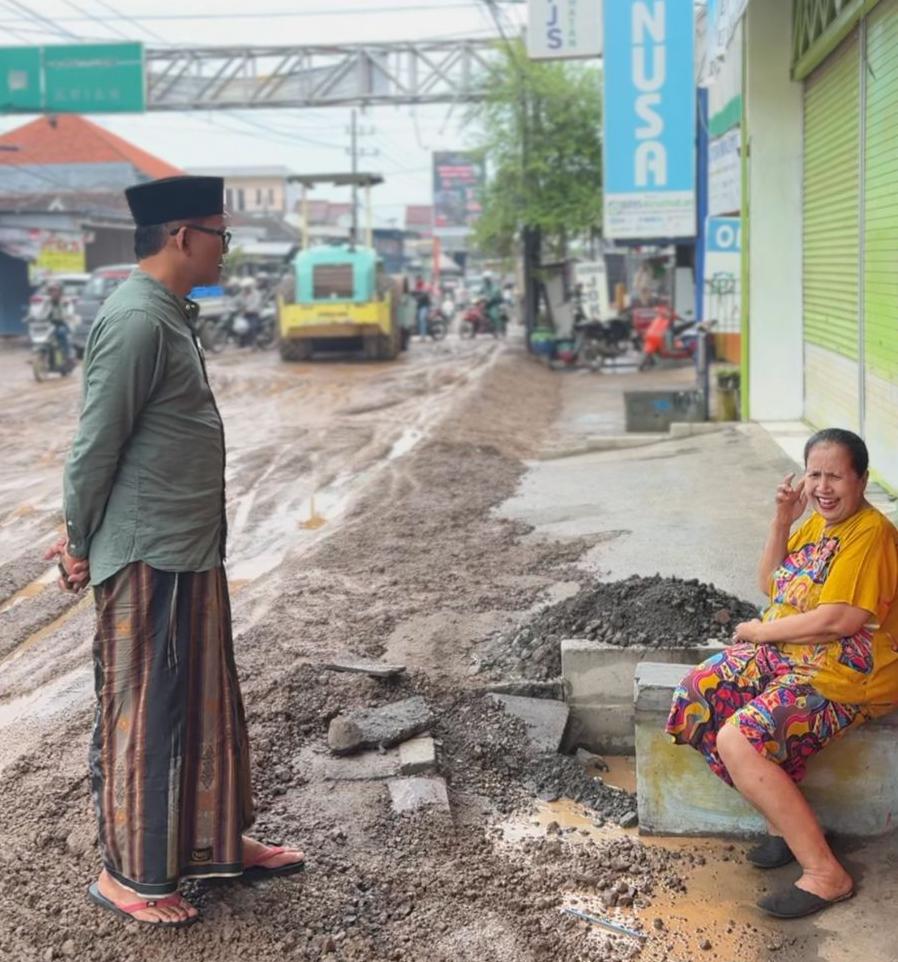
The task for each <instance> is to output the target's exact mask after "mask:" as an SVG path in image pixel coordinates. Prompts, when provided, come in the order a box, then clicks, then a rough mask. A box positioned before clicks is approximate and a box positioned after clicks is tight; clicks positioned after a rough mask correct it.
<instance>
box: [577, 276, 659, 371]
mask: <svg viewBox="0 0 898 962" xmlns="http://www.w3.org/2000/svg"><path fill="white" fill-rule="evenodd" d="M640 346H641V341H640V339H639V338H638V336H637V335H636V334H635V333H634V331H633V324H632V321H631V320H630V319H629V318H627V317H615V318H612V319H611V320H608V321H602V320H598V319H596V318H591V317H589V316H588V315H587V313H586V311H585V309H584V307H583V301H582V298H581V296H580V292H579V290H578V292H577V294H576V300H575V303H574V343H573V346H572V347H571V348H570V349H569V350H568V351H566V352H565V353H564V355H563V356H562V358H561V359H562V360H563V361H564V362H565V363H566V364H577V363H578V362H581V361H582V362H585V363H586V364H588V365H589V366H590V367H591V368H592V369H593V370H595V371H598V370H600V369H601V368H602V365H603V364H604V363H605V362H606V361H613V360H616V359H617V358H619V357H623V356H624V355H625V354H627V352H628V351H629V350H630V349H631V348H633V347H636V348H637V350H638V349H639V347H640Z"/></svg>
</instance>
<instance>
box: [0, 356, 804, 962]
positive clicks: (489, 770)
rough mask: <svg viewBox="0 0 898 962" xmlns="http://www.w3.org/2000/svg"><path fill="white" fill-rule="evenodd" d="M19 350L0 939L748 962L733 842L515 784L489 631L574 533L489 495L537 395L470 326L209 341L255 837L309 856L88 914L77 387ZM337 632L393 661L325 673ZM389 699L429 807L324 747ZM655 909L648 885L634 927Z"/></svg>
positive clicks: (166, 953) (110, 961) (115, 961)
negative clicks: (382, 338) (63, 540)
mask: <svg viewBox="0 0 898 962" xmlns="http://www.w3.org/2000/svg"><path fill="white" fill-rule="evenodd" d="M25 361H26V354H25V353H24V352H22V351H16V350H7V351H3V352H0V412H2V414H0V812H2V817H0V960H7V959H8V960H15V962H19V960H23V962H31V960H52V959H65V958H74V959H79V960H84V962H162V960H169V959H183V960H187V962H199V960H203V962H236V960H238V959H253V960H258V962H269V960H278V962H281V960H284V959H294V958H295V959H334V960H358V962H362V960H364V962H380V960H398V959H402V960H412V962H418V960H422V962H423V960H427V962H442V960H446V962H449V960H452V962H460V960H461V962H465V960H470V962H540V960H549V959H553V960H556V959H557V960H564V962H568V960H570V962H576V960H583V962H599V960H616V959H627V958H635V957H636V956H637V955H638V956H639V958H641V959H643V960H648V962H652V960H656V962H661V960H669V962H675V960H682V962H686V960H691V959H694V958H699V957H700V958H702V959H722V960H727V962H736V960H737V959H738V960H739V962H745V960H750V959H756V958H757V959H760V958H766V957H767V949H768V947H769V944H772V943H773V942H774V941H775V940H776V939H778V936H777V935H776V932H775V930H773V929H772V928H769V927H767V928H765V927H764V926H763V925H758V924H757V921H758V920H757V919H756V918H755V917H753V916H748V915H745V916H744V917H743V916H741V915H740V914H739V912H740V911H742V910H740V909H738V908H736V907H734V905H735V902H733V903H729V902H728V903H726V904H725V907H724V909H723V910H718V911H714V910H713V907H714V906H716V907H717V908H718V909H719V904H718V903H719V899H718V898H717V896H718V894H719V882H718V878H727V877H728V872H727V869H728V866H726V865H722V864H721V860H722V861H730V860H733V861H735V860H737V859H738V858H740V855H739V853H738V852H735V853H733V852H730V853H729V854H724V855H722V856H721V855H720V852H717V850H713V851H712V850H711V849H710V848H709V847H708V846H707V845H705V844H704V843H702V844H701V845H679V846H672V847H665V846H661V845H646V844H643V843H642V842H640V841H639V840H638V838H637V837H636V836H635V835H634V832H633V830H629V831H625V830H622V829H621V828H619V827H618V825H617V821H616V819H617V815H616V814H613V813H619V812H620V811H622V810H623V809H625V808H627V807H628V806H629V805H630V804H632V797H631V796H629V795H626V794H625V793H623V790H624V789H625V788H627V787H628V786H626V785H624V784H623V783H621V786H620V788H621V792H622V793H623V794H621V795H620V796H619V797H618V796H615V797H614V804H613V805H610V803H609V807H608V810H607V811H604V812H603V810H602V804H603V802H602V801H601V798H610V797H611V795H613V794H614V793H611V795H609V794H608V793H605V794H604V795H600V796H597V797H599V801H597V802H596V803H595V807H593V808H587V807H584V806H583V805H577V804H575V803H573V802H567V801H565V800H564V799H559V800H558V801H550V800H547V799H546V798H544V799H543V800H542V801H540V800H538V798H537V793H536V792H535V791H534V790H533V783H532V780H531V779H530V778H529V776H530V775H531V771H530V769H531V767H534V768H536V767H538V768H539V770H540V771H542V770H543V769H545V766H546V765H547V764H551V762H547V761H546V760H545V759H541V760H538V761H537V760H536V759H534V758H533V757H531V756H530V755H529V754H528V752H527V751H526V750H525V748H524V747H523V746H524V745H525V743H526V737H525V732H524V729H523V726H522V724H521V723H520V722H518V721H517V720H515V719H513V718H511V717H510V716H508V715H507V714H506V713H504V712H503V711H502V710H501V709H500V708H499V707H498V706H497V705H496V704H495V703H494V702H492V701H490V700H488V699H487V698H486V697H485V695H484V693H483V691H484V688H485V687H486V680H485V678H484V674H483V672H482V670H481V657H482V655H483V653H484V651H485V650H486V646H487V644H488V642H489V641H490V640H494V639H495V638H497V637H501V636H502V635H503V633H504V632H506V631H507V630H508V629H509V626H511V625H513V624H514V623H515V622H516V621H518V620H520V619H522V618H525V617H528V616H530V615H532V613H533V612H534V611H536V610H537V608H538V606H539V605H540V604H545V603H548V602H553V601H558V600H560V599H561V598H563V597H567V596H569V595H571V594H572V593H574V592H575V591H576V590H577V587H578V582H579V581H581V580H582V576H583V575H584V571H583V569H582V568H580V567H578V564H577V563H578V560H579V559H580V558H581V556H582V555H583V554H584V552H585V551H586V550H587V549H588V548H589V547H591V545H592V542H590V541H586V540H583V539H566V540H555V541H545V540H541V539H538V538H535V537H534V536H533V535H532V533H531V532H530V531H529V530H528V529H527V528H526V526H524V525H522V524H520V523H519V522H513V521H508V520H505V519H502V518H500V517H499V516H498V514H497V513H496V512H495V511H494V508H496V507H497V506H498V505H499V504H501V503H502V502H503V501H504V500H505V499H507V498H508V497H509V496H510V495H511V494H512V493H513V492H514V490H515V487H516V485H517V483H518V481H519V479H520V477H521V476H522V474H523V472H524V471H525V469H526V468H525V462H526V461H527V459H529V458H532V457H535V456H537V455H538V452H539V451H540V448H541V446H542V445H543V444H544V443H545V442H546V441H547V439H548V438H549V437H550V435H551V433H552V431H553V422H554V419H555V417H556V414H557V410H558V404H559V387H558V381H557V379H556V377H555V375H553V374H551V373H550V372H548V371H546V370H545V369H544V368H542V367H540V366H539V365H536V364H534V363H533V362H532V361H531V360H530V359H528V358H527V356H526V354H525V353H524V352H523V350H522V348H521V347H520V346H519V345H516V344H515V343H514V342H511V343H507V344H501V345H500V344H497V343H495V342H493V341H491V340H490V341H487V340H485V339H484V340H479V341H475V342H473V343H472V342H462V341H459V340H456V339H451V338H450V339H449V340H447V341H444V342H442V343H440V344H436V345H434V344H414V345H413V346H412V350H411V351H410V352H409V354H408V355H406V356H404V357H403V358H402V359H401V360H400V361H398V362H396V363H394V364H370V363H367V364H366V363H361V362H355V361H348V360H342V361H340V360H336V361H330V362H324V363H316V364H297V365H286V364H282V363H281V362H280V361H279V360H278V358H277V356H276V355H275V354H273V353H255V354H253V353H247V352H236V351H235V352H232V353H228V354H225V355H222V356H220V357H216V358H213V359H212V360H211V362H210V377H211V380H212V382H213V387H214V388H215V391H216V395H217V397H218V400H219V405H220V408H221V411H222V415H223V418H224V421H225V429H226V435H227V440H228V473H227V484H228V498H229V517H230V523H231V538H230V551H229V554H230V558H229V563H228V570H229V576H230V581H231V587H232V594H233V602H234V604H233V607H234V629H235V636H236V653H237V661H238V667H239V669H240V673H241V679H242V684H243V690H244V699H245V702H246V706H247V713H248V721H249V726H250V736H251V739H252V748H253V776H254V791H255V796H256V801H257V812H258V820H257V824H256V826H255V829H254V833H255V834H256V835H257V836H258V837H260V838H262V839H263V840H265V841H268V842H272V843H290V844H292V845H296V846H301V847H302V848H304V849H305V851H306V852H307V855H308V868H307V871H306V872H305V873H304V875H302V876H300V877H297V878H295V879H292V880H272V881H269V882H266V883H257V884H254V885H249V884H244V883H240V882H233V881H230V882H227V883H225V882H221V883H204V884H202V885H200V884H190V885H188V887H187V894H188V895H189V896H190V897H191V898H192V899H193V900H194V901H195V902H196V903H197V904H198V905H199V906H200V908H201V909H202V911H203V915H204V921H203V922H202V924H200V925H197V926H194V927H192V928H190V929H186V930H183V931H167V932H163V931H158V930H155V929H151V928H149V927H147V926H138V925H137V924H135V923H126V924H123V923H122V922H121V921H119V920H117V919H115V918H113V917H112V916H109V915H105V914H103V913H102V912H100V910H98V909H97V908H95V907H93V906H91V905H89V904H88V903H87V901H86V899H85V889H86V886H87V884H88V883H89V882H90V881H91V880H92V879H93V878H94V877H95V875H96V873H97V871H98V869H99V862H98V854H97V850H96V844H95V843H96V833H95V827H94V821H93V815H92V806H91V800H90V795H89V786H88V780H87V767H86V756H87V745H88V739H89V733H90V725H91V719H92V699H93V694H92V675H91V666H90V645H91V638H92V629H93V625H92V610H91V602H90V599H89V598H81V599H72V598H70V597H68V596H65V595H62V594H60V593H59V592H58V591H57V589H56V587H55V584H54V579H53V573H52V570H50V569H49V567H48V565H47V563H46V562H43V561H42V560H41V554H42V552H43V551H44V550H45V549H46V547H47V546H48V545H49V544H50V543H51V542H52V541H53V540H54V538H55V537H56V536H57V534H58V532H59V531H60V529H61V522H62V518H61V513H60V510H61V509H60V504H61V478H62V468H63V462H64V459H65V455H66V452H67V448H68V445H69V443H70V440H71V437H72V434H73V431H74V427H75V424H76V420H77V413H78V407H79V393H80V383H79V380H80V379H79V377H78V376H77V375H76V376H75V377H74V378H72V379H70V380H68V381H52V382H48V383H44V384H35V383H34V382H33V380H32V379H31V375H30V372H29V370H28V368H27V367H26V364H25ZM553 440H555V441H557V438H553ZM345 651H350V652H353V653H355V654H356V655H362V656H367V657H369V658H383V659H384V660H387V661H391V662H397V661H398V662H401V663H403V664H404V665H406V666H407V671H406V672H405V674H403V675H402V676H400V678H399V679H398V680H394V681H386V682H385V681H381V680H375V679H371V678H368V677H366V676H359V675H347V674H337V673H333V672H330V671H327V670H325V669H324V668H323V664H324V662H326V661H327V660H329V659H330V658H331V657H332V656H333V655H334V653H335V652H345ZM412 694H418V695H423V696H424V697H425V698H426V699H427V701H428V703H429V705H430V707H431V709H432V711H433V713H434V718H435V720H434V725H433V735H434V736H435V737H436V739H437V743H438V747H439V760H440V771H441V774H442V775H443V776H444V777H445V778H446V781H447V784H448V790H449V801H450V805H451V813H444V812H440V811H437V810H436V809H424V810H422V811H419V812H417V813H414V814H404V815H399V814H397V813H396V812H394V811H393V810H392V808H391V804H390V796H389V793H388V790H387V787H386V784H385V781H384V779H383V775H382V769H383V765H384V759H383V757H382V756H379V755H378V753H373V757H369V758H366V759H365V760H364V762H363V761H358V762H357V763H356V762H353V761H351V760H350V761H346V760H335V759H333V758H332V757H331V756H330V754H329V752H328V749H327V730H328V725H329V722H330V720H331V719H332V718H333V717H334V716H335V715H336V714H338V713H340V712H343V711H347V710H351V709H353V708H359V707H374V706H378V705H382V704H386V703H388V702H391V701H395V700H398V699H399V698H402V697H406V696H409V695H412ZM337 761H339V764H337ZM565 762H566V764H569V763H570V759H566V760H565ZM354 765H358V766H360V767H357V768H354V767H353V766H354ZM366 766H368V767H367V768H366ZM565 772H567V769H565ZM562 774H564V773H562ZM569 776H570V773H569V772H567V774H564V777H565V778H568V779H569ZM559 777H561V776H560V775H559ZM568 783H570V782H568ZM630 787H632V786H630ZM721 851H722V849H721ZM701 852H704V854H698V855H697V854H696V853H701ZM687 884H688V885H689V886H692V891H693V892H694V893H696V894H695V895H694V896H693V898H692V899H691V908H686V907H685V906H684V905H683V901H682V898H683V892H684V890H685V888H686V886H687ZM701 893H705V894H704V895H703V894H701ZM654 903H657V904H658V905H667V906H668V909H667V910H666V911H665V914H664V917H663V918H658V919H657V921H655V917H656V915H657V913H654V910H653V904H654ZM566 906H567V907H576V908H580V909H583V910H587V911H591V912H596V913H599V914H608V913H612V914H613V916H614V917H615V918H617V919H618V921H621V922H623V923H624V924H627V925H629V926H636V927H638V928H639V929H640V930H641V931H642V932H644V933H645V935H646V937H645V938H644V939H634V938H631V937H627V936H616V935H612V934H610V933H608V932H606V931H603V930H600V929H598V928H596V927H594V926H590V925H588V924H586V923H583V922H580V921H577V920H576V919H574V918H572V917H570V916H568V915H565V914H563V913H562V911H561V910H562V909H563V908H564V907H566ZM703 906H704V907H703ZM705 943H708V946H707V947H703V945H704V944H705ZM777 950H781V951H779V954H778V958H784V959H785V958H788V957H789V953H788V946H786V945H780V944H777V945H776V946H775V948H774V949H773V950H772V951H777Z"/></svg>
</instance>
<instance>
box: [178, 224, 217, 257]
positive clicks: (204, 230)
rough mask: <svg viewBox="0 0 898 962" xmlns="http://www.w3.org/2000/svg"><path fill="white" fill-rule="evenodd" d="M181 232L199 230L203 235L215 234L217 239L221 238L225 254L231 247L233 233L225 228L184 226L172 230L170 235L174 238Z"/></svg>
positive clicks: (196, 225)
mask: <svg viewBox="0 0 898 962" xmlns="http://www.w3.org/2000/svg"><path fill="white" fill-rule="evenodd" d="M179 230H198V231H200V232H201V233H203V234H215V235H216V236H217V237H219V238H221V249H222V250H223V251H225V252H227V250H228V248H229V247H230V246H231V232H230V231H229V230H225V229H224V228H223V227H201V226H200V225H199V224H182V225H181V226H180V227H176V228H175V229H174V230H170V231H169V234H171V235H172V237H174V235H175V234H177V233H178V231H179Z"/></svg>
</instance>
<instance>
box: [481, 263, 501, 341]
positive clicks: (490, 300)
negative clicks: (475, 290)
mask: <svg viewBox="0 0 898 962" xmlns="http://www.w3.org/2000/svg"><path fill="white" fill-rule="evenodd" d="M480 296H481V297H482V298H483V300H484V301H485V302H486V316H487V317H488V318H489V321H490V327H491V328H492V330H493V331H494V332H495V333H497V334H501V333H503V323H502V307H503V305H504V303H505V300H504V297H503V294H502V289H501V288H500V287H499V285H498V284H494V283H493V276H492V274H490V273H489V272H486V273H485V274H484V275H483V286H482V287H481V288H480Z"/></svg>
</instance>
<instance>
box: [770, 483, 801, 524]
mask: <svg viewBox="0 0 898 962" xmlns="http://www.w3.org/2000/svg"><path fill="white" fill-rule="evenodd" d="M794 479H795V474H794V472H793V473H792V474H787V475H786V476H785V477H784V478H783V480H782V482H781V483H780V485H779V486H778V487H777V489H776V520H777V521H781V522H782V523H783V524H788V525H792V524H793V523H794V522H796V521H797V520H798V519H799V518H800V517H801V516H802V515H803V514H804V509H805V508H806V507H807V506H808V495H807V492H806V491H805V489H804V480H805V479H804V478H802V479H801V480H800V481H799V482H798V484H797V485H796V486H795V487H794V488H793V487H792V482H793V480H794Z"/></svg>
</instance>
